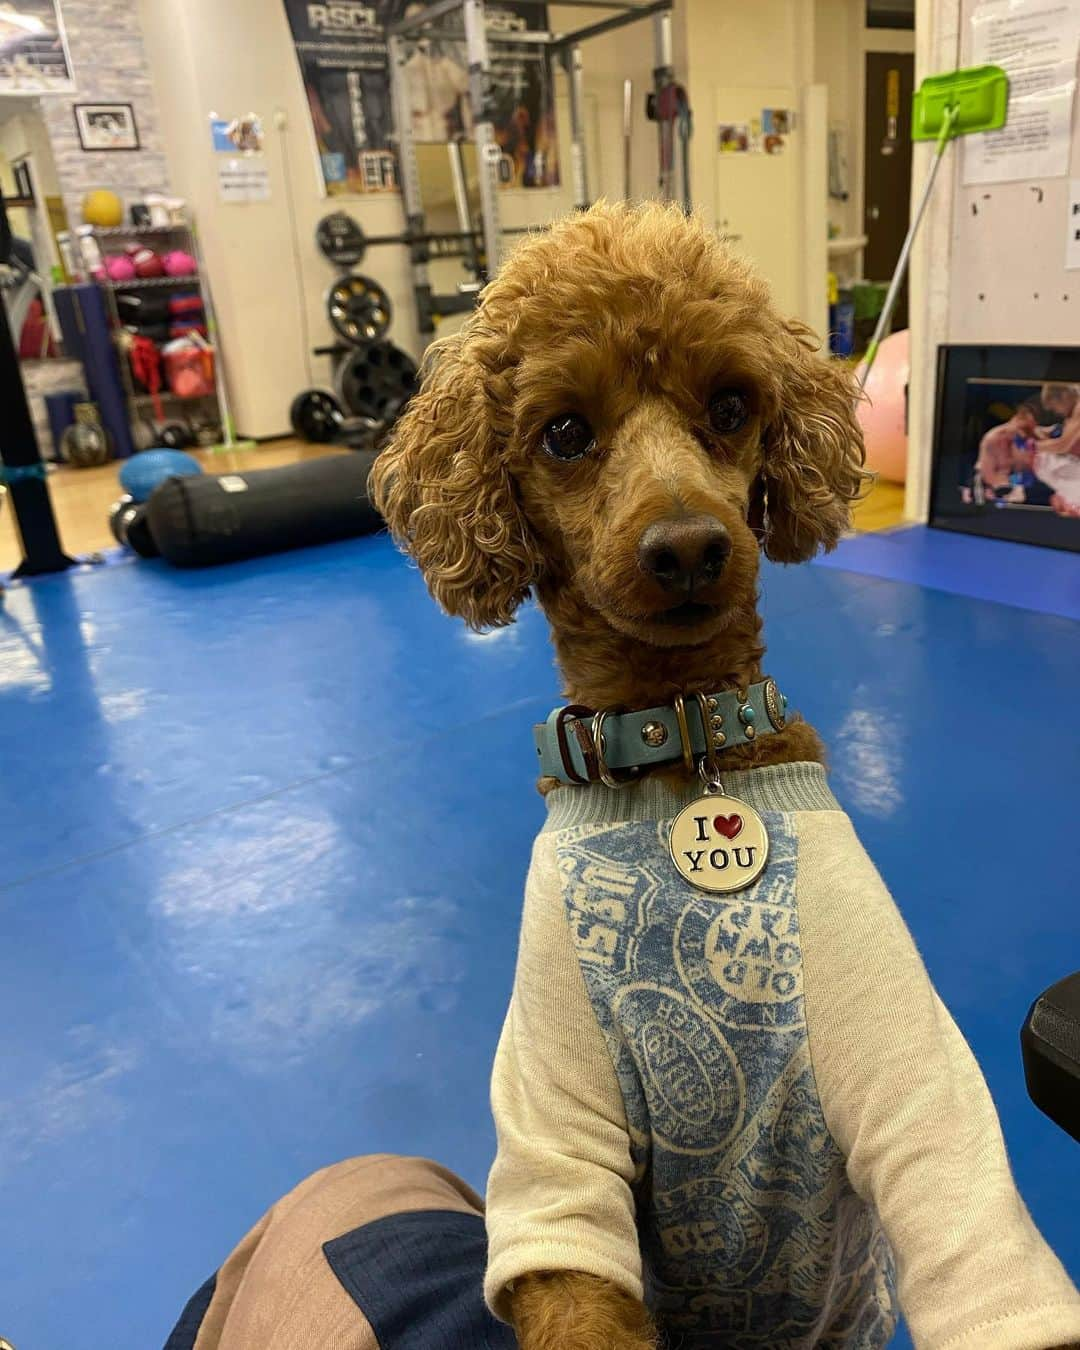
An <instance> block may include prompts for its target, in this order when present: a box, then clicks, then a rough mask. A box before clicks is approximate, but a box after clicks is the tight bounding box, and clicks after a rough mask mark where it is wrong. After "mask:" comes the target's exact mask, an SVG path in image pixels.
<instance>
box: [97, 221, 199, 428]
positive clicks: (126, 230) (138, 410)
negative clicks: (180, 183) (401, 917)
mask: <svg viewBox="0 0 1080 1350" xmlns="http://www.w3.org/2000/svg"><path fill="white" fill-rule="evenodd" d="M93 237H94V239H96V240H97V241H98V242H99V243H100V244H101V246H102V252H103V253H106V254H108V252H109V251H110V250H109V249H108V245H109V243H116V242H122V241H131V242H135V241H141V240H147V241H149V240H152V239H157V240H170V239H171V240H172V241H174V242H175V244H176V246H177V247H183V248H184V250H185V251H186V252H188V253H190V254H191V255H192V256H193V257H194V256H197V255H196V251H195V240H194V234H193V230H192V227H191V226H190V225H188V224H173V225H117V226H113V227H111V228H100V229H95V230H94V231H93ZM97 284H98V286H100V288H101V290H102V291H103V292H104V294H105V298H106V305H107V308H108V313H109V322H110V324H111V326H112V330H113V340H114V343H116V347H117V352H116V355H117V364H118V365H119V367H120V378H121V380H122V381H123V385H124V398H125V401H126V403H127V408H128V421H129V423H130V424H131V426H132V432H133V433H134V432H135V430H136V426H137V424H139V423H146V422H149V421H150V420H151V419H150V418H149V417H148V416H147V410H153V409H154V399H155V396H154V395H153V394H142V393H139V391H138V390H137V389H136V388H135V379H134V376H133V375H132V372H131V362H130V361H129V360H128V354H127V352H126V351H124V350H123V349H122V347H121V346H120V344H119V342H117V341H116V337H117V334H119V333H120V332H121V331H122V330H123V329H124V328H125V324H124V321H123V318H122V316H121V314H120V311H119V309H118V308H117V304H116V297H117V295H118V294H120V293H123V294H128V295H130V294H137V293H138V292H139V291H144V290H145V291H155V290H167V289H169V288H170V287H174V288H184V289H186V290H189V291H197V292H198V294H199V297H200V299H201V300H202V302H203V308H204V312H205V310H206V293H205V290H204V287H203V278H202V276H201V274H200V273H198V272H193V273H192V274H191V275H189V276H183V277H135V278H134V279H133V280H131V281H108V280H101V281H99V282H98V283H97ZM210 350H211V352H212V353H213V356H214V360H215V362H216V361H217V360H218V351H217V347H216V346H215V345H211V346H210ZM157 399H158V400H160V403H161V405H162V407H164V408H165V409H166V411H167V412H168V413H170V414H172V415H173V416H174V417H175V419H176V420H178V421H179V420H181V418H182V414H183V413H184V412H185V411H189V412H190V413H191V414H192V416H197V417H198V418H199V419H200V421H204V422H205V421H213V422H214V423H216V426H217V428H218V429H217V430H216V431H215V434H214V436H213V442H216V441H218V440H220V438H221V433H220V428H222V427H223V426H224V416H223V413H222V408H221V404H220V402H219V400H218V396H217V392H216V386H215V389H214V390H212V391H211V392H209V393H207V394H201V395H198V396H197V397H195V398H190V397H183V396H181V395H180V394H175V393H173V391H172V390H170V389H164V388H163V389H161V390H159V391H158V394H157ZM173 410H175V413H174V412H173ZM153 420H154V421H155V422H156V421H157V419H156V418H154V419H153ZM185 420H186V419H185Z"/></svg>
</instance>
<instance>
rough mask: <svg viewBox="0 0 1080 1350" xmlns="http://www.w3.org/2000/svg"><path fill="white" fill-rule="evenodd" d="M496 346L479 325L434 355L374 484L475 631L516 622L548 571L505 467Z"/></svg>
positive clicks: (451, 604) (429, 572) (377, 496)
mask: <svg viewBox="0 0 1080 1350" xmlns="http://www.w3.org/2000/svg"><path fill="white" fill-rule="evenodd" d="M490 343H491V338H490V336H489V335H485V334H484V332H483V330H482V329H480V328H479V326H478V325H477V323H476V320H473V321H472V322H471V323H470V324H469V325H468V326H467V327H466V328H465V329H463V330H462V332H460V333H456V334H454V335H453V336H452V337H449V338H445V339H444V340H442V341H440V342H437V343H435V344H434V345H433V346H432V347H431V348H430V349H429V352H428V355H427V357H426V359H425V362H424V373H423V377H422V381H421V385H420V390H419V392H418V393H417V394H416V395H415V396H414V397H413V399H412V400H411V401H410V403H409V405H408V407H407V408H406V410H405V412H404V414H403V415H402V417H401V419H400V421H399V422H398V423H397V425H396V426H395V428H394V432H393V435H392V436H391V439H390V441H389V443H388V444H387V446H386V448H385V449H384V450H383V451H382V453H381V454H380V455H379V456H378V457H377V459H376V460H375V464H374V467H373V468H372V471H371V480H370V485H369V488H370V491H371V494H372V500H373V501H374V503H375V506H376V507H377V509H378V510H379V511H380V513H381V514H382V516H383V518H384V519H385V521H386V523H387V525H388V526H389V527H390V530H391V532H392V533H393V535H394V536H395V538H396V539H397V540H398V542H399V543H400V544H401V546H402V548H404V549H405V551H406V552H407V553H409V554H411V556H412V557H413V558H415V559H416V562H417V564H418V565H419V567H420V570H421V572H422V573H423V574H424V579H425V580H426V582H427V584H428V590H430V592H431V594H432V595H433V596H434V598H435V599H436V600H437V601H438V603H439V604H440V605H441V606H442V607H443V609H445V610H446V612H447V613H448V614H456V615H460V617H461V618H463V619H464V620H465V622H466V623H467V624H468V625H469V627H470V628H475V629H482V628H497V627H501V626H502V625H504V624H508V623H512V622H513V617H514V611H515V610H516V609H517V607H518V605H520V604H521V602H522V601H523V600H524V599H525V598H526V596H527V595H528V594H529V588H530V586H531V585H532V583H533V582H534V581H535V580H536V578H537V577H538V576H539V574H540V567H541V558H540V555H539V553H538V552H537V550H536V546H535V544H534V542H533V540H532V536H531V533H530V530H529V527H528V524H527V523H526V521H525V517H524V515H523V514H522V511H521V507H520V506H519V504H518V501H517V495H516V492H515V488H514V482H513V479H512V478H511V476H510V472H509V469H508V467H507V464H506V458H505V439H506V434H507V431H508V428H499V427H496V406H498V407H499V408H500V410H502V411H504V412H505V413H508V412H509V402H510V400H509V391H508V390H503V391H497V390H495V389H494V386H496V385H499V384H502V383H504V377H502V376H501V375H499V374H498V373H497V372H496V371H495V370H493V369H492V368H491V366H492V365H493V364H494V363H489V362H486V361H484V360H483V359H482V358H483V357H484V356H485V355H488V352H487V351H486V348H487V347H488V346H489V344H490ZM489 386H492V387H491V388H489ZM497 392H502V394H503V397H501V398H499V399H498V405H496V401H495V394H496V393H497Z"/></svg>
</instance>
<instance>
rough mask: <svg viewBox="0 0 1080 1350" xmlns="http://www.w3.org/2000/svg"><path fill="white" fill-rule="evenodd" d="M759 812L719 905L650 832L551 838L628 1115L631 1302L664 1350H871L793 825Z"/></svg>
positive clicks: (865, 1222) (873, 1312)
mask: <svg viewBox="0 0 1080 1350" xmlns="http://www.w3.org/2000/svg"><path fill="white" fill-rule="evenodd" d="M763 818H764V820H765V825H766V828H767V830H768V832H769V838H770V854H769V864H768V867H767V868H766V869H765V872H764V873H763V874H762V876H761V877H760V878H759V880H758V881H757V882H756V883H755V884H754V885H753V886H752V887H749V888H748V889H747V890H745V891H740V892H737V893H735V894H731V895H727V896H717V895H710V894H707V893H705V892H703V891H699V890H696V889H695V888H693V887H692V886H690V885H689V883H688V882H686V881H685V880H684V879H683V878H682V877H681V876H680V875H679V873H678V872H677V871H676V869H675V867H674V865H673V864H672V862H671V858H670V856H669V853H668V847H667V831H668V824H669V822H667V821H653V822H643V823H637V822H635V823H628V824H619V825H595V824H593V825H582V826H577V827H574V828H572V829H566V830H563V831H561V832H560V833H559V834H558V836H557V839H556V848H557V853H558V859H559V867H560V872H561V877H562V887H563V896H564V899H565V904H566V913H567V918H568V921H569V924H570V928H571V932H572V934H573V940H574V944H575V946H576V949H577V953H578V958H579V960H580V963H581V969H582V972H583V974H584V977H585V984H586V987H587V989H588V993H589V998H590V1001H591V1003H592V1006H593V1009H594V1011H595V1013H596V1017H597V1019H598V1021H599V1023H600V1026H601V1029H602V1031H603V1034H604V1038H605V1040H606V1043H607V1046H608V1049H609V1051H610V1054H611V1059H612V1062H613V1064H614V1066H615V1072H616V1074H617V1076H618V1081H619V1085H620V1087H621V1089H622V1095H623V1100H624V1102H625V1106H626V1116H627V1121H628V1125H629V1130H630V1138H631V1152H632V1156H633V1160H634V1164H635V1167H636V1175H637V1184H636V1187H635V1195H636V1200H637V1206H638V1232H639V1235H640V1239H641V1247H642V1254H643V1258H644V1264H645V1279H646V1288H647V1290H648V1294H647V1297H648V1301H649V1304H650V1306H651V1307H652V1308H653V1311H654V1312H655V1314H656V1315H657V1318H658V1320H659V1321H660V1324H661V1326H662V1327H663V1328H664V1331H665V1333H666V1335H667V1337H668V1341H669V1344H670V1346H671V1347H672V1350H719V1347H724V1350H809V1347H813V1346H819V1347H826V1348H827V1350H841V1347H843V1350H877V1348H878V1347H881V1346H884V1345H886V1344H887V1343H888V1341H889V1339H890V1337H891V1336H892V1333H893V1330H894V1327H895V1324H896V1316H897V1314H896V1302H895V1269H894V1262H893V1257H892V1252H891V1250H890V1248H889V1246H888V1243H887V1241H886V1239H885V1236H884V1234H883V1232H882V1230H881V1228H880V1226H879V1224H878V1222H877V1219H876V1217H875V1215H874V1212H873V1210H872V1209H870V1208H868V1207H867V1206H866V1205H865V1204H864V1203H863V1202H862V1201H861V1200H860V1199H859V1198H858V1196H856V1195H855V1193H854V1191H853V1190H852V1188H851V1186H850V1183H849V1182H848V1179H847V1175H846V1171H845V1167H844V1159H843V1157H842V1155H841V1153H840V1150H839V1149H838V1147H837V1145H836V1144H835V1142H834V1141H833V1138H832V1136H831V1135H830V1133H829V1130H828V1127H827V1126H826V1124H825V1118H824V1115H823V1112H822V1108H821V1103H820V1101H819V1100H818V1094H817V1088H816V1084H815V1081H814V1074H813V1069H812V1066H811V1062H810V1048H809V1041H808V1037H807V1030H806V1019H805V1006H804V1000H803V988H802V980H803V971H802V954H801V948H800V935H799V914H798V905H797V902H796V873H797V861H798V839H797V836H796V833H795V828H794V818H793V817H791V816H788V815H783V814H780V813H776V812H766V813H764V814H763Z"/></svg>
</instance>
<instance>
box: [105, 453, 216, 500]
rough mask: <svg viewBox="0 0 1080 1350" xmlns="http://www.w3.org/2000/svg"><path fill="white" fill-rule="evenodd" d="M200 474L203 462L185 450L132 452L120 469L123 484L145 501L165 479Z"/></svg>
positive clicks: (127, 490)
mask: <svg viewBox="0 0 1080 1350" xmlns="http://www.w3.org/2000/svg"><path fill="white" fill-rule="evenodd" d="M197 473H202V465H201V464H200V463H199V462H198V460H195V459H192V457H191V456H190V455H186V454H185V453H184V452H183V450H164V449H162V450H144V451H143V452H142V453H141V454H138V455H132V457H131V458H130V459H129V460H128V462H127V463H126V464H125V465H124V467H123V468H122V469H121V470H120V486H121V487H122V488H123V489H124V491H125V492H126V493H128V494H129V495H130V496H131V497H132V498H133V499H134V500H135V501H137V502H144V501H146V499H147V497H149V496H150V494H151V492H153V490H154V489H155V488H156V487H157V485H158V484H159V483H164V481H165V480H166V478H190V477H191V476H192V475H194V474H197Z"/></svg>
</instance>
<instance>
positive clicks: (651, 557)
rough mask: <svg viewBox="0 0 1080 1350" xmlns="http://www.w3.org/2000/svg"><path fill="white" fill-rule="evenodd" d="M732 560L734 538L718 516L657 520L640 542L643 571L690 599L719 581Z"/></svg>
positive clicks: (667, 588) (639, 560)
mask: <svg viewBox="0 0 1080 1350" xmlns="http://www.w3.org/2000/svg"><path fill="white" fill-rule="evenodd" d="M730 556H731V536H730V535H729V534H728V532H727V530H725V529H724V527H723V525H721V523H720V522H719V521H718V520H717V519H716V517H715V516H705V515H700V516H673V517H671V519H669V520H657V521H654V522H653V524H651V525H650V526H649V527H648V529H647V530H646V531H645V532H644V534H643V535H642V536H641V539H640V540H639V541H638V566H639V567H640V568H641V570H642V571H643V572H647V573H648V574H649V576H651V577H653V578H654V579H655V580H656V581H658V582H659V583H660V585H661V586H663V588H664V590H666V591H681V592H684V593H685V594H686V595H687V596H689V595H691V594H692V593H693V592H694V591H695V590H698V589H700V588H701V587H703V586H708V585H710V584H711V583H712V582H714V581H716V580H718V579H719V577H720V573H721V572H723V570H724V567H725V565H726V563H727V560H728V558H729V557H730Z"/></svg>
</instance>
